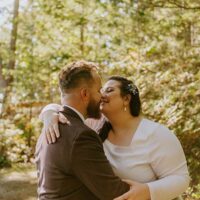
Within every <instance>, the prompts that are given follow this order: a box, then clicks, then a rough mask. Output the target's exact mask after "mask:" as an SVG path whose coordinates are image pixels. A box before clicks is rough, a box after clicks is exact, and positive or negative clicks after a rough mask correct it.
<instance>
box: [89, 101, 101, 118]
mask: <svg viewBox="0 0 200 200" xmlns="http://www.w3.org/2000/svg"><path fill="white" fill-rule="evenodd" d="M87 117H88V118H95V119H100V117H101V112H100V102H98V103H97V102H95V101H94V100H93V99H92V100H91V101H90V102H89V104H88V107H87Z"/></svg>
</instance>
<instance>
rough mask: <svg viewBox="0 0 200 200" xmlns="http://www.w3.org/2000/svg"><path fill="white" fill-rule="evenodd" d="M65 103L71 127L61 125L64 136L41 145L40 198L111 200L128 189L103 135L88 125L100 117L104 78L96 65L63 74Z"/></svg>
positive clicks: (84, 65) (76, 65) (82, 65)
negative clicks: (115, 168)
mask: <svg viewBox="0 0 200 200" xmlns="http://www.w3.org/2000/svg"><path fill="white" fill-rule="evenodd" d="M59 85H60V91H61V103H62V105H63V106H64V111H62V113H63V115H65V116H66V117H67V118H68V119H69V121H70V122H71V125H70V126H69V125H66V124H59V131H60V133H61V135H62V137H61V138H59V140H58V141H57V142H56V143H55V144H51V145H48V144H47V143H46V140H45V139H44V137H45V135H44V133H42V134H41V135H40V138H39V139H38V143H37V146H36V164H37V168H38V178H39V184H38V195H39V199H40V200H47V199H56V200H97V199H100V200H112V199H114V198H115V197H118V196H120V195H122V194H123V193H125V192H127V191H128V190H129V188H130V187H129V185H128V184H127V183H125V182H122V181H121V180H120V179H119V178H118V177H117V176H115V175H114V173H113V171H112V168H111V166H110V164H109V162H108V160H107V158H106V156H105V154H104V151H103V146H102V142H101V139H100V138H99V136H98V135H97V134H96V133H95V132H94V131H93V130H91V129H90V128H89V127H88V126H86V125H85V124H84V119H86V118H89V117H90V118H91V117H93V118H95V117H96V118H99V117H100V111H99V104H100V99H101V93H100V89H101V79H100V77H99V75H98V73H97V71H96V66H95V65H94V64H93V63H89V62H84V61H79V62H74V63H72V64H70V65H69V66H67V67H66V68H64V69H63V70H62V71H61V72H60V74H59Z"/></svg>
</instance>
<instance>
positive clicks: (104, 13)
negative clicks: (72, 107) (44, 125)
mask: <svg viewBox="0 0 200 200" xmlns="http://www.w3.org/2000/svg"><path fill="white" fill-rule="evenodd" d="M79 59H85V60H88V61H93V62H96V63H98V64H99V66H100V71H101V74H102V77H103V79H104V80H106V78H107V77H108V76H109V75H113V74H116V75H117V74H118V75H123V76H126V77H129V78H130V79H132V80H133V81H134V82H135V84H136V85H137V86H138V87H139V90H140V94H141V99H142V110H143V114H144V115H145V116H146V117H148V118H150V119H153V120H155V121H157V122H160V123H163V124H165V125H166V126H167V127H169V128H170V129H171V130H173V131H174V133H175V134H176V135H177V136H178V138H179V139H180V141H181V143H182V145H183V149H184V152H185V154H186V158H187V162H188V166H189V170H190V175H191V178H192V181H191V184H190V188H189V189H188V190H187V192H186V193H185V194H184V195H183V199H185V200H197V199H200V1H199V0H1V1H0V168H1V169H0V199H1V200H15V199H16V200H19V199H21V200H36V184H37V181H36V170H35V166H34V149H35V143H36V140H37V137H38V135H39V134H40V131H41V122H40V121H39V120H38V114H39V112H40V111H41V109H42V107H43V106H45V105H46V104H48V103H50V102H54V103H56V102H57V103H59V92H58V82H57V75H58V72H59V70H60V69H61V68H62V67H63V66H64V65H65V64H66V63H69V62H71V61H74V60H79ZM169 148H170V147H169Z"/></svg>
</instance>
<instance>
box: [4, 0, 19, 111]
mask: <svg viewBox="0 0 200 200" xmlns="http://www.w3.org/2000/svg"><path fill="white" fill-rule="evenodd" d="M18 15H19V0H15V1H14V11H13V21H12V31H11V39H10V58H9V62H8V66H7V70H8V75H7V76H6V77H3V74H2V65H0V76H1V77H0V78H2V81H1V84H2V86H3V88H4V91H3V101H2V114H3V113H4V112H5V111H6V107H7V105H8V99H9V95H10V92H11V89H12V87H11V84H12V82H13V74H12V71H13V70H14V68H15V51H16V42H17V28H18ZM0 86H1V85H0Z"/></svg>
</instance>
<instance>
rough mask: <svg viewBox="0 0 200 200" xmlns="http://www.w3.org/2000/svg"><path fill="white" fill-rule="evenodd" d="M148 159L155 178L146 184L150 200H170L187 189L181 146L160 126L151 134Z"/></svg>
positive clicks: (188, 178)
mask: <svg viewBox="0 0 200 200" xmlns="http://www.w3.org/2000/svg"><path fill="white" fill-rule="evenodd" d="M150 140H151V141H153V142H151V144H150V145H151V149H152V151H150V152H149V159H150V163H151V167H152V169H153V171H154V173H155V175H156V176H157V179H158V180H156V181H153V182H150V183H147V184H148V186H149V189H150V194H151V200H171V199H174V198H176V197H178V196H179V195H180V194H182V193H183V192H184V191H185V190H186V189H187V187H188V185H189V182H190V177H189V173H188V169H187V163H186V159H185V155H184V152H183V149H182V146H181V144H180V142H179V140H178V139H177V137H176V136H175V135H174V134H173V133H171V132H170V131H169V129H167V128H166V127H164V126H162V125H160V126H159V127H158V128H157V129H156V130H155V133H154V134H153V138H151V139H150Z"/></svg>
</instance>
